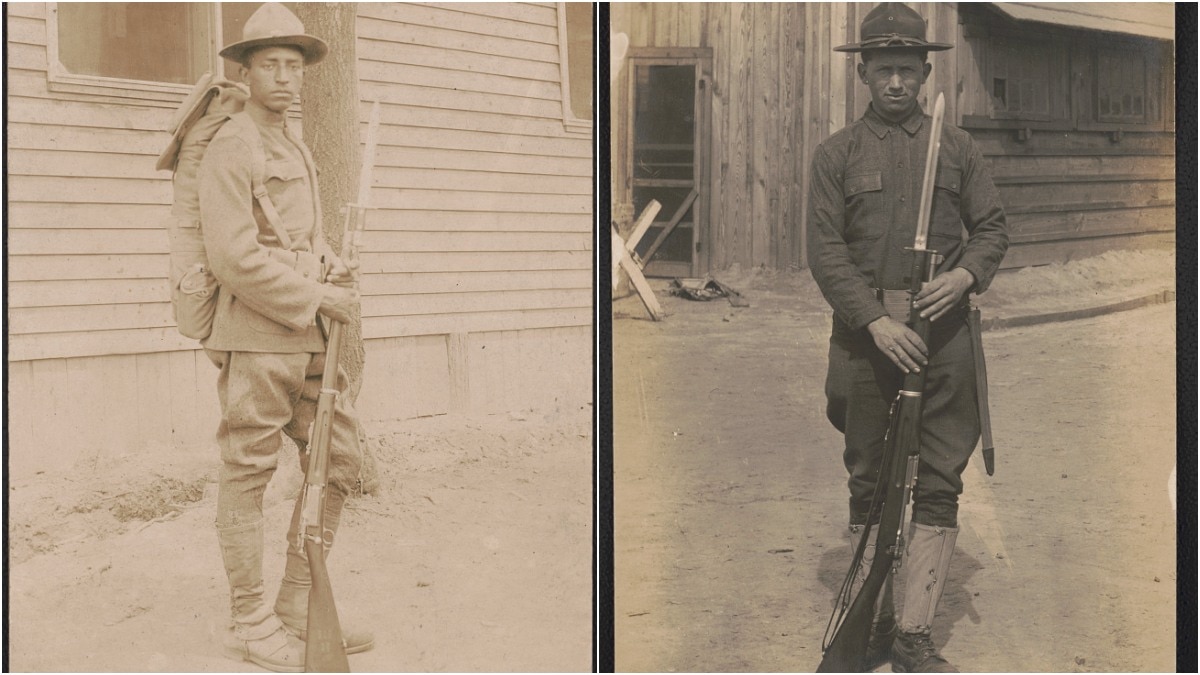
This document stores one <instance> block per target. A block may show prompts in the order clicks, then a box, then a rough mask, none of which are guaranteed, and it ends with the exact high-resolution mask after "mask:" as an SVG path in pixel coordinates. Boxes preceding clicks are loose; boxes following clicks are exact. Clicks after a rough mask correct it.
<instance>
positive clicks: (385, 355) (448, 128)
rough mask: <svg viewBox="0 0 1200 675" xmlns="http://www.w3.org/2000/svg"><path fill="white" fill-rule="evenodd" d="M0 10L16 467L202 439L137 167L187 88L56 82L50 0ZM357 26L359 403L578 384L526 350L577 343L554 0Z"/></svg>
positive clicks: (587, 314) (418, 13) (575, 391)
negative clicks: (371, 131)
mask: <svg viewBox="0 0 1200 675" xmlns="http://www.w3.org/2000/svg"><path fill="white" fill-rule="evenodd" d="M6 15H7V20H8V22H7V35H6V37H7V42H6V50H7V60H6V64H5V69H6V76H7V90H6V123H7V126H6V132H7V147H8V155H7V157H6V173H7V181H8V182H7V188H8V192H7V195H6V197H7V200H8V201H7V204H6V206H7V209H8V210H7V214H6V216H7V218H6V223H5V225H6V226H7V241H6V264H7V267H6V270H7V272H8V278H9V285H8V289H7V291H8V294H7V298H8V301H9V305H8V316H7V323H6V327H7V329H8V332H9V341H8V360H9V373H10V379H9V393H10V396H8V400H9V401H10V407H9V413H10V419H11V420H13V421H14V424H12V425H10V427H9V434H10V443H11V447H12V448H13V449H14V452H13V453H12V455H11V458H10V465H9V466H10V469H12V470H14V472H15V473H16V474H19V475H29V474H31V473H32V472H33V471H36V470H70V469H79V468H81V467H82V468H87V467H89V466H94V465H95V464H96V463H98V462H101V461H104V460H105V459H106V458H111V457H116V456H120V455H121V454H125V453H130V452H144V451H153V450H155V449H157V448H161V447H174V448H176V449H181V450H187V449H191V448H203V449H204V451H206V452H211V451H212V446H213V432H214V430H215V427H216V417H217V412H218V405H217V401H216V396H215V389H214V386H213V385H214V382H215V379H216V369H215V368H214V367H213V366H212V364H211V363H210V362H209V361H208V359H207V358H206V357H205V356H204V354H203V352H202V351H201V350H199V349H198V345H197V343H196V342H195V341H194V340H190V339H187V338H184V337H182V336H180V335H179V333H178V331H177V330H176V329H175V327H174V325H173V323H172V318H171V310H170V305H169V303H168V288H167V280H166V276H167V270H168V255H167V251H168V241H167V237H166V231H165V225H166V223H167V221H168V219H169V218H170V213H169V211H170V208H169V205H170V202H171V198H172V197H171V188H170V176H169V174H167V173H164V172H157V171H155V170H154V162H155V158H156V157H157V155H158V153H159V152H160V151H161V149H162V147H163V146H164V144H165V143H166V140H167V136H166V134H165V133H164V132H163V131H162V130H163V128H164V127H165V126H166V124H167V121H168V119H169V118H170V116H171V115H172V113H173V112H174V109H175V108H176V107H177V106H178V103H179V101H180V100H181V99H182V94H178V95H172V94H163V93H149V92H147V93H146V94H145V95H144V96H140V97H139V95H138V94H137V92H134V91H130V90H124V91H117V90H112V91H107V90H97V89H94V88H93V89H88V88H87V87H79V86H76V85H57V86H55V87H54V88H53V89H52V88H51V87H50V86H49V83H48V77H49V76H48V70H49V61H50V58H51V55H49V54H48V53H47V47H46V44H47V39H46V37H47V36H46V6H45V4H44V3H19V4H9V5H6ZM356 28H357V32H358V36H359V39H358V44H357V50H358V57H359V65H360V69H359V70H360V86H359V93H360V95H361V98H362V104H361V106H360V110H361V115H362V119H363V120H364V122H363V129H364V131H365V128H366V124H365V120H366V119H367V116H368V115H369V112H370V108H371V102H372V101H376V100H377V101H380V102H381V133H380V138H379V149H378V153H377V161H376V167H377V168H376V171H375V174H374V183H373V190H372V198H373V201H374V206H375V207H376V208H375V209H373V210H372V211H371V212H370V214H369V216H368V231H367V232H366V233H365V236H364V238H363V244H364V251H363V254H362V270H363V280H362V290H363V296H364V300H363V309H364V317H365V318H364V335H365V337H366V340H367V341H366V350H367V355H368V356H367V363H368V366H367V370H366V376H365V378H366V379H365V383H364V389H363V394H362V395H361V396H360V398H359V408H360V410H362V411H363V415H364V418H366V419H393V418H396V417H411V416H417V415H433V414H444V413H446V412H449V411H452V410H465V409H466V408H468V407H471V408H476V409H480V410H509V409H513V408H521V407H526V408H527V407H533V406H535V405H538V404H541V403H545V402H547V401H550V402H551V403H553V402H555V401H557V400H567V399H572V398H574V399H576V400H581V401H585V400H587V399H588V398H589V397H590V394H589V392H590V387H589V386H588V385H587V382H588V381H589V380H588V379H587V378H586V375H585V374H584V373H582V371H581V373H578V374H576V373H572V374H571V376H570V377H565V378H564V377H559V378H553V377H550V375H549V374H547V373H544V372H542V371H541V370H539V368H540V366H534V367H530V364H529V361H537V362H539V363H543V364H549V365H548V366H547V367H550V368H552V369H563V368H582V369H584V370H588V369H590V364H591V322H592V317H593V309H592V302H593V292H592V279H593V276H594V273H593V271H592V258H593V251H592V241H593V237H594V234H593V224H592V210H591V205H592V193H593V190H592V174H593V157H592V150H591V140H590V134H582V133H574V132H570V131H568V130H567V129H566V127H565V125H564V123H563V119H562V116H563V110H562V102H561V94H562V92H561V89H560V87H561V83H560V78H561V72H562V71H561V68H560V63H559V59H560V52H559V35H558V31H559V28H558V8H557V6H556V5H555V4H553V3H529V4H498V3H479V4H466V3H447V4H445V5H437V4H435V5H411V4H374V3H362V4H361V5H359V18H358V21H357V26H356ZM302 103H303V101H301V104H302ZM300 121H301V119H300V116H299V114H298V113H295V114H293V116H292V123H293V124H294V125H295V126H296V127H297V128H299V126H300ZM338 224H340V223H339V222H338V219H337V218H336V217H330V219H329V225H330V226H337V225H338ZM452 336H454V337H452ZM464 345H466V346H467V348H466V351H464V349H463V346H464ZM475 347H478V353H475V352H473V351H472V349H473V348H475ZM568 354H569V355H570V358H571V359H572V360H571V361H569V364H570V365H564V363H565V362H560V358H562V357H564V356H565V355H568ZM520 360H525V362H524V364H523V365H524V367H521V361H520ZM493 361H494V362H493ZM476 371H477V372H476ZM577 375H578V376H577ZM537 378H542V379H537ZM502 380H503V381H502ZM502 385H503V386H502ZM498 396H503V397H504V398H496V397H498ZM513 396H517V397H518V398H513ZM520 397H524V398H520ZM109 401H117V402H119V404H118V405H106V404H105V403H104V402H109ZM109 408H111V410H109ZM80 438H87V439H89V440H88V442H87V443H80V442H79V439H80ZM32 449H44V451H38V452H35V451H33V450H32Z"/></svg>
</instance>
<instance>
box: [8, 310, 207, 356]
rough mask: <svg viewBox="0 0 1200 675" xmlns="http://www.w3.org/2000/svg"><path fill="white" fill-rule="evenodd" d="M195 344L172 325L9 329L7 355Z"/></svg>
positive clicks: (138, 350)
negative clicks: (20, 331)
mask: <svg viewBox="0 0 1200 675" xmlns="http://www.w3.org/2000/svg"><path fill="white" fill-rule="evenodd" d="M168 311H169V310H168ZM197 346H198V343H197V342H196V341H195V340H192V339H190V338H185V337H183V336H182V335H180V334H179V331H178V330H176V329H175V327H174V326H172V327H170V328H127V329H121V330H105V331H82V332H73V333H48V334H33V335H17V334H11V333H10V335H9V340H8V358H9V360H10V361H30V360H35V359H61V358H73V357H78V356H99V355H113V354H143V353H148V352H168V351H177V350H192V349H195V348H196V347H197Z"/></svg>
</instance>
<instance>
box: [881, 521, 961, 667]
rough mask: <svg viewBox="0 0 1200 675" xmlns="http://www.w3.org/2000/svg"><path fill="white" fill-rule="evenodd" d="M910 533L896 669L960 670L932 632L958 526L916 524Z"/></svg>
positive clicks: (894, 657)
mask: <svg viewBox="0 0 1200 675" xmlns="http://www.w3.org/2000/svg"><path fill="white" fill-rule="evenodd" d="M909 532H910V535H909V542H908V552H907V559H906V560H905V561H904V569H905V583H904V607H902V608H901V613H900V633H899V634H898V635H897V636H896V641H895V642H894V643H893V644H892V672H894V673H957V672H958V670H957V669H956V668H955V667H954V666H952V665H950V663H949V662H947V661H946V659H944V658H942V656H941V654H939V653H938V651H937V648H935V647H934V646H933V640H932V639H931V638H930V631H931V630H932V628H933V617H934V614H935V613H936V612H937V605H938V601H940V600H941V598H942V589H944V588H945V586H946V575H947V574H948V573H949V571H950V558H951V557H952V556H953V555H954V542H955V540H956V539H957V538H958V528H956V527H932V526H929V525H921V524H919V523H913V525H912V529H911V530H910V531H909Z"/></svg>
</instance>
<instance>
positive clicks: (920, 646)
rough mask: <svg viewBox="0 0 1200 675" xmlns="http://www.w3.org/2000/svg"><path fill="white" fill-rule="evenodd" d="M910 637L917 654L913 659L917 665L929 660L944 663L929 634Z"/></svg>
mask: <svg viewBox="0 0 1200 675" xmlns="http://www.w3.org/2000/svg"><path fill="white" fill-rule="evenodd" d="M911 637H912V640H911V643H912V646H913V647H914V651H916V653H917V658H916V659H914V660H915V661H916V662H917V663H924V662H925V661H928V660H930V659H934V660H936V661H945V659H943V658H942V655H941V654H939V653H938V650H937V647H934V646H933V638H932V637H930V634H929V633H917V634H915V635H912V636H911Z"/></svg>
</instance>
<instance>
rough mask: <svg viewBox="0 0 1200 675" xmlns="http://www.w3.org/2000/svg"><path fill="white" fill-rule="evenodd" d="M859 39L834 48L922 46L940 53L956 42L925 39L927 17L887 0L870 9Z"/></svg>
mask: <svg viewBox="0 0 1200 675" xmlns="http://www.w3.org/2000/svg"><path fill="white" fill-rule="evenodd" d="M858 39H859V41H858V42H852V43H850V44H846V45H841V46H840V47H834V48H833V51H835V52H864V51H867V50H868V49H919V50H923V51H930V52H940V51H943V50H946V49H954V45H951V44H946V43H944V42H928V41H926V40H925V19H923V18H922V17H921V15H920V14H917V12H916V10H914V9H912V8H911V7H909V6H908V5H906V4H904V3H902V2H884V3H881V4H880V5H879V6H878V7H876V8H875V9H872V10H871V11H870V12H867V15H866V16H865V17H863V20H862V24H860V25H859V27H858Z"/></svg>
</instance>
